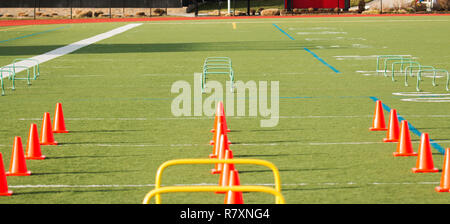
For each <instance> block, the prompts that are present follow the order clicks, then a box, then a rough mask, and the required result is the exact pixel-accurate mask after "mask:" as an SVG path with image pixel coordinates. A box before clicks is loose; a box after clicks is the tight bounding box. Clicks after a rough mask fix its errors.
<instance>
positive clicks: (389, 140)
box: [383, 138, 398, 142]
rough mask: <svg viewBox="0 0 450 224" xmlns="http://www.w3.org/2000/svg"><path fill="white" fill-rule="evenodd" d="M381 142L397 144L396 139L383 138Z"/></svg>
mask: <svg viewBox="0 0 450 224" xmlns="http://www.w3.org/2000/svg"><path fill="white" fill-rule="evenodd" d="M383 142H398V139H387V138H383Z"/></svg>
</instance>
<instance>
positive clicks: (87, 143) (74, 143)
mask: <svg viewBox="0 0 450 224" xmlns="http://www.w3.org/2000/svg"><path fill="white" fill-rule="evenodd" d="M130 143H139V144H143V143H142V142H58V145H94V146H95V145H114V144H130ZM125 146H126V145H124V147H125Z"/></svg>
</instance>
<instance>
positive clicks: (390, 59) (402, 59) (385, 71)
mask: <svg viewBox="0 0 450 224" xmlns="http://www.w3.org/2000/svg"><path fill="white" fill-rule="evenodd" d="M398 60H400V63H403V62H410V61H412V59H410V58H403V57H396V58H386V59H384V73H383V74H384V76H385V77H387V67H388V62H389V61H398ZM393 63H395V62H393ZM400 71H403V64H402V67H401V68H400ZM394 81H395V80H394Z"/></svg>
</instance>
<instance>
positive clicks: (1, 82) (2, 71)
mask: <svg viewBox="0 0 450 224" xmlns="http://www.w3.org/2000/svg"><path fill="white" fill-rule="evenodd" d="M3 73H9V76H12V75H13V72H12V71H10V70H7V69H2V68H0V84H1V87H2V96H4V95H5V85H4V83H3V78H4V77H3ZM14 89H15V88H14V83H13V88H12V90H14Z"/></svg>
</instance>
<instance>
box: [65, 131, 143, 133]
mask: <svg viewBox="0 0 450 224" xmlns="http://www.w3.org/2000/svg"><path fill="white" fill-rule="evenodd" d="M133 131H144V130H86V131H70V133H114V132H133Z"/></svg>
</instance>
